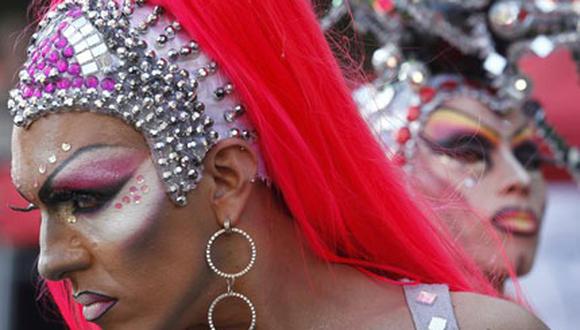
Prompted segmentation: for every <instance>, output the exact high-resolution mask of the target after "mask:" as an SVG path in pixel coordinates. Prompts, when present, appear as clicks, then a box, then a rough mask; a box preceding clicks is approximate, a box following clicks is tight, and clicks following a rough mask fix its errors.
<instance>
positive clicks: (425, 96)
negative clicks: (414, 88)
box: [419, 87, 437, 103]
mask: <svg viewBox="0 0 580 330" xmlns="http://www.w3.org/2000/svg"><path fill="white" fill-rule="evenodd" d="M435 94H437V91H436V90H435V88H431V87H423V88H421V90H420V91H419V97H420V98H421V102H422V103H428V102H430V101H431V100H432V99H433V98H434V97H435Z"/></svg>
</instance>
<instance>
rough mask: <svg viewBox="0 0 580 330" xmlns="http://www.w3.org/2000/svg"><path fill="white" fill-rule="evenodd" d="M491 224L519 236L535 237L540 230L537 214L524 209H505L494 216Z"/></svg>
mask: <svg viewBox="0 0 580 330" xmlns="http://www.w3.org/2000/svg"><path fill="white" fill-rule="evenodd" d="M491 223H492V224H493V225H494V226H496V228H498V229H500V230H501V231H504V232H507V233H509V234H513V235H517V236H535V235H536V234H537V233H538V231H539V229H540V223H539V220H538V217H537V216H536V214H535V213H534V212H533V211H532V210H529V209H523V208H514V207H509V208H504V209H502V210H500V211H499V212H497V213H496V214H495V215H494V216H493V218H492V219H491Z"/></svg>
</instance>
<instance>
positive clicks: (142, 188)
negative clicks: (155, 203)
mask: <svg viewBox="0 0 580 330" xmlns="http://www.w3.org/2000/svg"><path fill="white" fill-rule="evenodd" d="M141 192H142V193H144V194H146V193H148V192H149V186H148V185H144V186H143V187H141Z"/></svg>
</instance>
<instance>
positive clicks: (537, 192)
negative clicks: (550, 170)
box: [530, 171, 547, 216]
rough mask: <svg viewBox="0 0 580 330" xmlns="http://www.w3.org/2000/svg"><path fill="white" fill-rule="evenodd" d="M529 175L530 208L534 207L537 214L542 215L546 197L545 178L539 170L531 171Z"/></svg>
mask: <svg viewBox="0 0 580 330" xmlns="http://www.w3.org/2000/svg"><path fill="white" fill-rule="evenodd" d="M531 176H532V183H531V185H530V189H531V203H532V208H534V210H535V211H536V212H538V214H540V215H541V216H543V214H544V209H545V206H546V198H547V186H546V180H545V179H544V176H543V175H542V173H541V172H540V171H536V172H533V173H532V174H531Z"/></svg>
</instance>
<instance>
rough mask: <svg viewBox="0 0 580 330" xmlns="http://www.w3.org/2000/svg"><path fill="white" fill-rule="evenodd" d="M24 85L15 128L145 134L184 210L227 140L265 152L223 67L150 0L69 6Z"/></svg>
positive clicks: (38, 43)
mask: <svg viewBox="0 0 580 330" xmlns="http://www.w3.org/2000/svg"><path fill="white" fill-rule="evenodd" d="M19 78H20V82H19V85H18V87H17V88H16V89H14V90H12V91H11V93H10V100H9V104H8V108H9V111H10V114H11V115H12V116H13V118H14V124H15V125H16V126H20V127H24V128H26V127H29V126H30V125H31V124H32V123H33V122H34V121H35V120H36V119H38V118H40V117H42V116H45V115H47V114H50V113H54V112H67V111H91V112H96V113H100V114H106V115H110V116H114V117H118V118H120V119H122V120H123V121H125V122H126V123H127V124H129V125H131V126H132V127H134V128H135V129H137V130H138V131H139V132H141V133H142V134H143V135H144V136H145V138H146V140H147V142H148V143H149V145H150V147H151V154H152V156H153V159H154V161H155V162H156V165H157V168H158V170H159V175H160V177H161V178H162V180H163V181H164V182H165V184H166V187H167V192H168V193H169V195H170V197H171V199H172V200H173V201H174V202H175V203H177V204H178V205H185V204H186V203H187V199H186V194H187V192H189V191H191V190H192V189H194V188H195V187H196V185H197V183H198V182H199V180H200V179H201V173H202V161H203V159H204V158H205V155H206V153H207V152H208V151H209V149H210V148H211V147H212V146H213V145H215V144H216V143H217V142H218V141H219V140H220V139H223V138H228V137H237V138H242V139H245V140H247V141H249V142H250V144H251V145H252V147H253V148H255V149H256V151H258V150H257V148H258V147H257V145H256V143H255V140H254V135H255V134H254V131H253V129H252V126H251V125H250V123H249V122H248V120H247V118H245V117H246V116H243V114H244V111H245V110H244V107H243V106H242V105H241V104H240V103H239V101H238V100H237V99H236V97H235V93H234V89H233V86H232V84H230V83H229V82H228V81H227V80H226V78H225V77H224V76H223V75H221V74H220V72H219V71H218V67H217V64H216V63H215V62H213V61H212V60H210V59H209V58H208V57H207V56H206V55H205V54H204V53H203V52H202V51H201V50H200V48H199V45H198V44H197V43H196V42H195V41H193V40H191V39H189V37H188V35H187V34H186V33H185V31H182V28H181V25H180V24H179V23H178V22H176V21H173V20H171V19H170V18H169V17H168V15H166V14H165V13H164V10H163V8H161V7H159V6H156V7H153V6H150V5H146V4H145V3H144V1H142V0H141V1H136V2H133V1H123V2H122V3H118V2H117V1H111V0H88V1H83V0H65V1H64V2H63V3H61V4H59V5H58V6H57V7H56V8H54V9H52V10H51V11H50V12H49V13H48V14H47V15H46V16H45V18H44V19H43V20H42V21H41V22H40V24H39V26H38V30H37V32H36V33H35V34H34V35H33V36H32V41H31V45H30V47H29V48H28V58H27V60H26V62H25V64H24V67H23V69H22V70H21V71H20V74H19ZM258 175H259V176H261V177H265V172H264V167H263V164H262V163H261V160H260V169H259V173H258Z"/></svg>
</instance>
